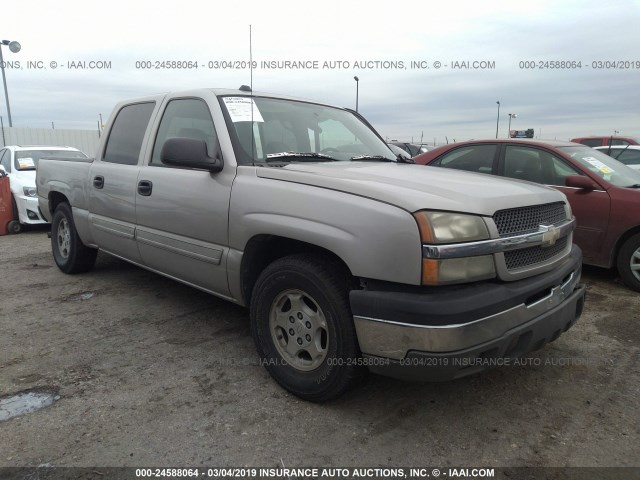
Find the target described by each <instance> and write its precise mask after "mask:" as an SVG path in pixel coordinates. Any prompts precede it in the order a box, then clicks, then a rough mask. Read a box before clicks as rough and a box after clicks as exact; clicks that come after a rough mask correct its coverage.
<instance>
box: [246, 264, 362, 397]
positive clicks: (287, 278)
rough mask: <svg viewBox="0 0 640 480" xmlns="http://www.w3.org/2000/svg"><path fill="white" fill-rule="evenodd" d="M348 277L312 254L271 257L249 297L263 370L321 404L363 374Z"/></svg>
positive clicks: (300, 394)
mask: <svg viewBox="0 0 640 480" xmlns="http://www.w3.org/2000/svg"><path fill="white" fill-rule="evenodd" d="M349 279H350V276H349V275H348V272H346V271H345V270H344V269H343V268H342V267H341V265H339V264H338V263H337V262H332V261H328V260H327V259H323V258H322V257H318V256H313V255H306V254H301V255H291V256H288V257H284V258H281V259H279V260H276V261H274V262H273V263H272V264H271V265H269V266H268V267H267V268H266V269H265V270H264V271H263V272H262V274H261V275H260V277H259V278H258V281H257V282H256V285H255V287H254V290H253V295H252V297H251V333H252V335H253V338H254V340H255V343H256V347H257V349H258V352H259V354H260V357H261V361H262V362H263V364H264V366H265V367H266V369H267V370H268V371H269V373H270V374H271V376H272V377H273V378H274V379H275V380H276V381H277V382H278V383H279V384H280V385H281V386H282V387H284V388H285V389H286V390H288V391H289V392H291V393H293V394H294V395H297V396H298V397H300V398H303V399H305V400H310V401H314V402H323V401H327V400H331V399H333V398H336V397H338V396H339V395H341V394H342V393H344V392H345V391H346V390H347V389H348V388H349V387H350V386H351V385H352V384H353V383H354V382H355V381H356V380H357V379H358V378H359V377H360V375H361V373H362V367H361V366H360V363H361V362H358V360H359V358H360V351H359V347H358V341H357V337H356V332H355V327H354V325H353V318H352V316H351V310H350V307H349V297H348V294H349Z"/></svg>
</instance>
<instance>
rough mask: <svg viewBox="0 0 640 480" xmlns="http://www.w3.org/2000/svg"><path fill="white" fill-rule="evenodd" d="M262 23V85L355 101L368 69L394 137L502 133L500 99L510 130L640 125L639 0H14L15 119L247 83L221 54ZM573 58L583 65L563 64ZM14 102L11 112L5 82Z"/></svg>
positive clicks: (257, 43)
mask: <svg viewBox="0 0 640 480" xmlns="http://www.w3.org/2000/svg"><path fill="white" fill-rule="evenodd" d="M207 5H208V6H207ZM249 25H251V31H252V45H253V60H254V61H256V62H257V64H258V65H257V68H256V69H255V70H254V71H253V87H254V90H255V91H265V92H272V93H280V94H288V95H294V96H298V97H304V98H309V99H313V100H319V101H322V102H326V103H330V104H335V105H340V106H347V107H351V108H354V107H355V100H356V82H355V80H354V78H353V77H354V76H358V78H359V79H360V81H359V110H360V112H361V113H362V114H364V115H365V116H366V117H367V118H368V119H369V120H370V122H371V123H372V124H373V125H374V126H375V127H376V128H377V129H378V130H379V131H380V133H381V134H382V135H383V136H385V137H388V138H390V139H391V138H393V139H400V140H411V139H413V140H414V141H419V140H420V138H421V137H423V139H424V141H425V142H433V141H434V139H435V140H436V141H437V142H439V143H441V142H444V141H445V139H446V138H448V139H449V141H451V140H453V139H456V140H465V139H469V138H495V135H496V123H497V120H498V105H497V104H496V102H497V101H500V104H501V105H500V117H499V134H500V136H501V137H506V136H507V129H508V123H509V117H508V114H509V113H513V114H516V115H517V117H515V118H514V119H513V121H512V124H511V128H512V129H523V130H524V129H527V128H533V129H535V135H536V137H538V136H541V138H557V139H569V138H572V137H575V136H583V135H591V134H604V135H610V134H613V133H614V131H618V132H619V134H620V135H628V136H636V137H640V122H639V116H638V113H639V109H640V88H639V86H640V85H639V84H640V82H639V80H640V48H639V47H640V1H631V0H626V1H624V0H623V1H619V2H614V3H608V4H606V3H605V2H603V1H592V0H586V1H564V2H562V1H558V0H556V1H546V0H537V1H534V2H517V1H513V0H510V1H484V2H482V1H452V0H448V1H446V2H445V1H440V2H422V3H418V2H415V1H414V2H408V1H404V0H395V1H386V2H378V1H371V0H369V1H367V2H360V1H348V0H340V1H336V0H323V1H321V2H304V1H278V0H274V1H260V2H258V1H254V0H247V1H245V2H233V3H231V2H203V1H201V2H195V1H190V0H182V1H180V2H174V3H172V4H171V6H167V5H166V3H162V4H161V3H160V2H154V1H133V0H128V1H121V0H109V1H108V2H86V1H83V2H80V1H71V0H59V1H57V2H46V1H33V0H20V1H13V2H5V4H3V6H2V16H1V17H0V38H1V39H8V40H17V41H19V42H20V44H21V45H22V50H21V51H20V52H19V53H11V52H10V51H9V49H8V48H7V47H2V50H3V55H4V60H5V62H6V69H5V72H6V75H7V83H8V88H9V100H10V105H11V111H12V117H13V125H14V126H16V127H31V128H50V127H51V122H54V124H55V127H56V128H87V129H95V128H97V125H98V123H97V122H98V120H99V114H102V116H103V119H104V121H105V122H106V120H107V117H108V116H109V114H110V113H111V110H112V108H113V106H114V104H115V103H116V102H118V101H120V100H123V99H126V98H130V97H135V96H143V95H147V94H152V93H157V92H163V91H171V90H183V89H188V88H198V87H225V88H237V87H238V86H240V85H241V84H249V83H250V72H249V69H248V68H247V69H235V68H223V67H225V66H227V67H228V65H225V64H224V63H223V62H228V63H230V64H232V66H234V67H237V66H242V65H241V64H240V65H238V64H239V63H240V62H243V61H244V62H246V61H248V60H249ZM91 61H94V62H95V61H97V62H104V63H105V64H108V63H110V68H108V69H107V68H103V69H98V68H90V64H89V62H91ZM140 61H142V62H150V63H151V66H152V67H155V66H156V64H157V63H160V62H162V61H165V62H166V61H189V62H193V63H197V64H198V65H199V68H198V69H166V68H165V69H162V68H160V69H155V68H150V69H143V68H137V67H141V66H142V65H143V64H138V65H136V62H140ZM265 61H279V62H283V61H297V62H305V64H306V65H307V66H312V67H313V66H314V64H312V63H310V62H317V64H316V65H317V68H309V69H299V68H283V67H282V63H280V64H276V68H273V69H266V68H264V67H263V64H262V62H265ZM18 62H19V65H18V64H17V63H18ZM28 62H31V63H30V64H29V63H28ZM54 62H55V63H54ZM69 62H75V66H78V65H82V64H81V63H80V62H85V63H84V66H85V68H84V69H82V68H73V67H74V65H72V64H70V63H69ZM209 62H219V64H218V67H219V68H217V69H216V68H209V66H210V64H209ZM325 62H334V63H327V65H326V67H327V68H324V67H325ZM337 62H342V63H341V64H338V63H337ZM356 62H358V63H359V64H360V65H358V67H356V66H355V63H356ZM412 62H421V63H420V65H421V66H422V65H426V66H428V67H429V68H412ZM436 62H440V68H436ZM456 62H457V63H456ZM474 62H478V63H475V64H474ZM521 62H527V63H526V64H524V63H521ZM562 62H564V66H565V67H566V66H567V65H571V62H581V66H580V68H564V69H563V68H552V67H562ZM363 63H364V64H363ZM147 65H148V64H147ZM211 65H212V66H213V64H211ZM454 65H457V66H459V67H460V68H454ZM466 65H468V66H469V68H464V67H465V66H466ZM474 65H475V66H477V67H478V68H473V67H474ZM574 65H576V67H577V64H574ZM54 67H55V68H54ZM328 67H333V68H328ZM482 67H485V68H482ZM525 67H529V68H525ZM531 67H533V68H531ZM614 67H615V68H614ZM0 115H2V117H3V121H4V125H5V126H7V125H8V120H7V114H6V103H5V101H4V97H1V100H0Z"/></svg>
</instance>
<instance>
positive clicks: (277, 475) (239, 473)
mask: <svg viewBox="0 0 640 480" xmlns="http://www.w3.org/2000/svg"><path fill="white" fill-rule="evenodd" d="M135 476H136V478H145V477H146V478H159V477H162V478H198V477H202V478H243V479H253V478H256V479H257V478H273V479H290V478H292V477H295V478H308V479H319V478H328V479H352V478H372V479H380V478H411V479H413V478H419V479H422V478H439V477H445V478H446V477H449V478H454V477H459V478H494V477H495V469H493V468H447V469H440V468H432V467H429V468H424V467H423V468H407V467H400V468H381V467H371V468H363V467H356V468H354V467H351V468H333V467H332V468H318V467H303V468H285V467H282V468H280V467H272V468H256V467H242V468H233V467H210V468H179V469H178V468H136V469H135Z"/></svg>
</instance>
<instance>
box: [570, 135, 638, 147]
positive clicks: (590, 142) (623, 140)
mask: <svg viewBox="0 0 640 480" xmlns="http://www.w3.org/2000/svg"><path fill="white" fill-rule="evenodd" d="M571 141H572V142H575V143H582V144H583V145H587V146H588V147H604V146H609V145H640V143H638V140H637V139H636V138H633V137H614V136H611V137H606V136H605V137H580V138H572V139H571Z"/></svg>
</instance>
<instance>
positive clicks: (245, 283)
mask: <svg viewBox="0 0 640 480" xmlns="http://www.w3.org/2000/svg"><path fill="white" fill-rule="evenodd" d="M299 253H308V254H313V255H316V256H321V257H324V258H326V259H327V261H328V262H333V263H334V264H335V265H336V266H337V267H338V268H341V269H343V270H344V271H345V273H346V274H348V275H349V276H352V273H351V270H350V269H349V267H348V265H347V264H346V262H345V261H344V260H343V259H342V258H340V257H339V256H338V255H336V254H335V253H334V252H332V251H330V250H327V249H326V248H323V247H320V246H318V245H314V244H311V243H307V242H303V241H300V240H294V239H291V238H287V237H281V236H277V235H256V236H254V237H252V238H251V239H250V240H249V241H248V242H247V245H246V247H245V249H244V253H243V255H242V262H241V264H240V288H241V293H242V303H243V304H245V305H250V304H251V295H252V293H253V287H254V286H255V284H256V281H257V280H258V277H259V276H260V274H261V273H262V271H263V270H264V269H265V268H266V267H267V266H268V265H269V264H271V263H272V262H274V261H275V260H277V259H279V258H282V257H286V256H289V255H295V254H299ZM354 282H355V279H354Z"/></svg>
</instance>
